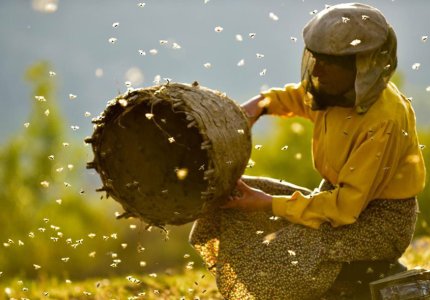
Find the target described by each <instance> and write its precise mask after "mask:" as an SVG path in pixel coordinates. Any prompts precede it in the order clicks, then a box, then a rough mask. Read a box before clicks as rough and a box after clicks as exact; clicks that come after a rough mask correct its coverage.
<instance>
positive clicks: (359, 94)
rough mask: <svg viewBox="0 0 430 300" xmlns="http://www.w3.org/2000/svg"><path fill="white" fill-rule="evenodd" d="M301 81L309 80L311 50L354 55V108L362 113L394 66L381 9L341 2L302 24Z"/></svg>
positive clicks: (390, 31)
mask: <svg viewBox="0 0 430 300" xmlns="http://www.w3.org/2000/svg"><path fill="white" fill-rule="evenodd" d="M303 38H304V42H305V50H304V54H303V60H302V79H303V82H305V83H306V82H310V76H312V69H313V65H314V62H315V60H314V58H313V56H312V52H314V53H320V54H326V55H333V56H345V55H355V64H356V79H355V86H354V89H355V108H356V111H357V112H358V113H365V112H366V111H367V110H368V109H369V107H370V106H371V105H372V104H373V103H374V102H375V101H376V100H377V98H378V96H379V94H380V93H381V91H382V90H383V89H384V88H385V87H386V84H387V82H388V81H389V79H390V77H391V75H392V74H393V72H394V71H395V69H396V67H397V54H396V52H397V39H396V36H395V33H394V30H393V29H392V27H391V26H390V25H389V24H388V23H387V21H386V19H385V17H384V16H383V15H382V13H381V12H380V11H379V10H378V9H376V8H374V7H372V6H369V5H365V4H360V3H345V4H338V5H333V6H329V7H327V8H325V9H324V10H322V11H321V12H319V13H318V14H316V15H315V16H314V17H313V18H312V19H311V20H310V21H309V22H308V23H307V24H306V26H305V27H304V29H303Z"/></svg>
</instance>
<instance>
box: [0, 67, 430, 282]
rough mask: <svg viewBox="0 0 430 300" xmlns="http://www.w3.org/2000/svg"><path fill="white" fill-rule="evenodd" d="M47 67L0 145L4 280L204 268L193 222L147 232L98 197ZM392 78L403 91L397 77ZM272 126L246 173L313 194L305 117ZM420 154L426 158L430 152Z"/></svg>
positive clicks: (424, 207)
mask: <svg viewBox="0 0 430 300" xmlns="http://www.w3.org/2000/svg"><path fill="white" fill-rule="evenodd" d="M51 69H52V66H50V65H49V63H48V62H44V61H41V62H38V63H36V64H34V65H32V66H31V67H29V68H28V70H27V71H26V74H25V78H26V80H27V82H28V84H29V85H30V86H31V87H32V89H33V92H32V95H38V96H43V97H39V98H38V99H29V102H30V103H31V105H32V109H31V113H30V116H29V118H28V123H26V124H25V126H24V127H23V128H22V129H20V130H18V131H17V132H15V134H14V135H13V137H12V138H11V139H10V140H9V141H8V142H7V143H5V144H3V145H2V146H1V148H0V164H1V166H0V199H2V203H1V210H0V228H1V231H0V241H1V243H2V244H1V245H0V276H8V277H14V276H21V277H24V278H40V277H50V276H54V277H56V278H58V279H59V280H60V279H68V278H73V279H81V278H87V277H90V276H109V275H121V274H127V273H136V272H137V273H142V274H143V273H145V274H151V273H152V272H158V271H163V272H164V271H166V270H167V271H169V270H180V269H187V268H193V267H202V264H201V260H200V259H199V258H198V257H197V256H196V255H195V254H194V252H193V250H192V248H191V247H190V246H189V244H188V234H189V231H190V228H191V224H187V225H183V226H179V227H168V228H167V229H168V231H169V233H168V234H166V233H165V232H163V231H161V230H160V229H157V228H154V229H152V230H147V229H146V228H145V227H146V224H144V223H142V222H140V221H139V220H118V221H117V220H115V213H116V212H122V209H121V207H120V206H119V205H118V204H117V203H115V201H113V200H112V199H108V200H106V199H105V198H104V194H102V193H95V191H94V188H95V185H96V184H97V182H98V176H97V174H95V173H94V172H93V171H87V170H85V164H86V162H87V161H89V160H91V158H92V153H91V149H90V147H88V146H87V145H85V143H84V142H83V141H82V140H79V139H77V138H74V139H73V138H71V137H70V136H68V135H67V132H69V130H68V128H65V127H66V125H65V124H66V122H64V120H63V117H62V115H61V113H60V111H59V109H58V107H57V100H56V96H55V95H56V88H57V87H56V80H55V77H52V76H49V70H51ZM395 81H396V83H397V84H398V85H400V86H401V85H402V80H401V77H400V76H399V74H397V75H396V76H395ZM46 99H48V100H46ZM45 100H46V101H45ZM274 124H275V125H274V126H272V127H270V128H268V129H267V130H266V132H265V133H264V135H263V134H260V135H256V136H254V140H253V143H254V146H255V147H254V150H253V154H252V161H253V162H254V163H252V164H250V165H251V166H252V167H249V168H248V169H247V171H246V173H247V174H249V175H259V176H270V177H274V178H278V179H283V180H286V181H290V182H293V183H295V184H298V185H303V186H306V187H308V188H314V187H316V186H317V185H318V184H319V182H320V177H319V175H318V174H317V173H316V172H315V171H314V170H313V168H312V162H311V152H310V149H311V134H312V124H311V123H309V122H307V121H304V120H301V119H279V120H277V121H276V122H275V123H274ZM419 136H420V143H421V144H423V145H430V128H428V127H427V128H419ZM422 151H423V153H424V156H425V157H428V151H429V149H428V147H427V148H425V147H424V148H423V150H422ZM426 163H427V169H430V167H429V160H427V162H426ZM427 181H428V180H427ZM428 199H430V186H429V185H428V184H427V187H426V189H425V191H424V192H423V193H422V194H421V195H419V200H420V210H421V214H420V215H419V221H418V224H417V229H416V236H421V235H430V230H429V228H428V224H429V222H430V202H429V201H426V200H428Z"/></svg>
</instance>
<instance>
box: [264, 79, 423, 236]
mask: <svg viewBox="0 0 430 300" xmlns="http://www.w3.org/2000/svg"><path fill="white" fill-rule="evenodd" d="M262 95H264V96H265V98H266V101H265V102H266V105H267V106H266V107H267V110H268V113H269V114H274V115H280V116H286V117H292V116H301V117H305V118H307V119H310V120H311V121H312V122H313V123H314V132H313V142H312V154H313V161H314V167H315V168H316V169H317V170H318V172H319V173H320V174H321V175H322V177H323V178H325V179H326V180H328V181H329V182H331V183H332V184H333V185H334V186H335V189H334V190H330V191H323V192H317V193H313V194H312V195H310V196H305V195H303V194H302V193H300V192H295V193H294V194H293V195H291V196H274V197H273V204H272V209H273V213H274V214H275V215H277V216H281V217H284V218H286V219H288V220H289V221H291V222H293V223H299V224H303V225H306V226H309V227H312V228H318V227H319V226H320V225H321V224H322V223H324V222H330V223H331V224H332V226H334V227H337V226H341V225H345V224H351V223H354V222H355V221H356V220H357V218H358V216H359V214H360V213H361V212H362V211H363V210H364V209H365V208H366V206H367V205H368V203H369V201H371V200H374V199H404V198H409V197H413V196H416V195H417V194H418V193H419V192H421V191H422V190H423V188H424V183H425V166H424V160H423V156H422V153H421V149H420V147H419V144H418V139H417V133H416V128H415V113H414V111H413V109H412V106H411V104H410V102H409V100H407V99H406V98H405V97H404V96H403V95H402V94H401V93H400V92H399V90H398V89H397V87H396V86H395V85H394V84H393V83H389V84H388V86H387V87H386V88H385V89H384V90H383V92H382V93H381V95H380V97H379V99H378V100H377V101H376V102H375V103H374V104H373V105H372V106H371V107H370V109H369V110H368V111H367V113H365V114H357V113H356V111H355V109H354V108H346V107H337V106H334V107H329V108H327V109H326V110H321V111H313V110H311V109H310V107H309V105H307V104H306V103H307V100H306V99H308V97H307V96H306V94H305V91H304V88H303V86H302V85H301V84H288V85H286V86H285V88H284V89H270V90H269V91H267V92H264V93H262Z"/></svg>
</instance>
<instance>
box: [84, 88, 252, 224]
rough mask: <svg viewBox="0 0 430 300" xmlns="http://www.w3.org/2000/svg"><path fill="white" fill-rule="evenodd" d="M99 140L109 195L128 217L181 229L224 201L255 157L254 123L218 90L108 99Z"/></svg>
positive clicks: (146, 92)
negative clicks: (171, 225) (252, 145)
mask: <svg viewBox="0 0 430 300" xmlns="http://www.w3.org/2000/svg"><path fill="white" fill-rule="evenodd" d="M93 123H94V132H93V135H92V136H91V137H90V138H87V139H86V142H87V143H91V145H92V149H93V152H94V161H93V162H89V163H88V164H87V167H88V168H94V169H96V171H97V172H98V173H99V175H100V177H101V180H102V182H103V187H102V188H101V189H99V191H105V192H106V193H107V194H108V195H109V196H111V197H112V198H113V199H115V200H116V201H118V202H119V203H121V205H122V207H123V208H124V210H125V213H124V214H123V215H122V216H123V217H137V218H140V219H142V220H143V221H145V222H146V223H148V224H150V225H158V226H162V225H165V224H174V225H180V224H185V223H187V222H190V221H193V220H195V219H197V218H198V217H199V216H200V215H201V214H203V213H204V212H205V211H208V210H210V209H213V208H214V207H216V206H219V205H220V204H222V203H224V201H226V200H227V198H228V196H229V195H230V193H231V192H232V190H233V189H234V187H235V185H236V182H237V180H238V179H239V178H240V176H241V175H242V174H243V172H244V169H245V168H246V165H247V163H248V160H249V157H250V154H251V135H250V128H249V125H248V122H247V118H246V116H245V114H244V113H243V111H242V110H241V108H240V107H239V106H238V105H237V104H236V103H235V102H234V101H232V100H231V99H229V98H228V97H226V95H225V94H222V93H220V92H217V91H213V90H210V89H207V88H204V87H200V86H199V85H198V83H194V84H192V85H186V84H179V83H173V84H172V83H169V84H166V85H160V86H154V87H149V88H144V89H139V90H133V91H130V92H128V93H126V94H123V95H120V96H118V97H117V98H115V99H113V100H111V101H109V102H108V105H107V107H106V109H105V111H104V112H102V113H101V115H100V116H99V117H97V118H95V119H93Z"/></svg>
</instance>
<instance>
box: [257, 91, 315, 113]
mask: <svg viewBox="0 0 430 300" xmlns="http://www.w3.org/2000/svg"><path fill="white" fill-rule="evenodd" d="M261 95H263V96H264V97H265V101H264V102H263V103H264V106H265V107H266V109H267V113H268V114H272V115H278V116H285V117H293V116H300V117H305V118H308V119H309V118H311V116H310V112H311V110H310V107H309V106H308V105H306V104H305V103H306V92H305V89H304V88H303V86H302V84H301V83H297V84H287V85H286V86H285V87H284V88H283V89H281V88H272V89H270V90H268V91H265V92H262V93H261Z"/></svg>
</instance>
